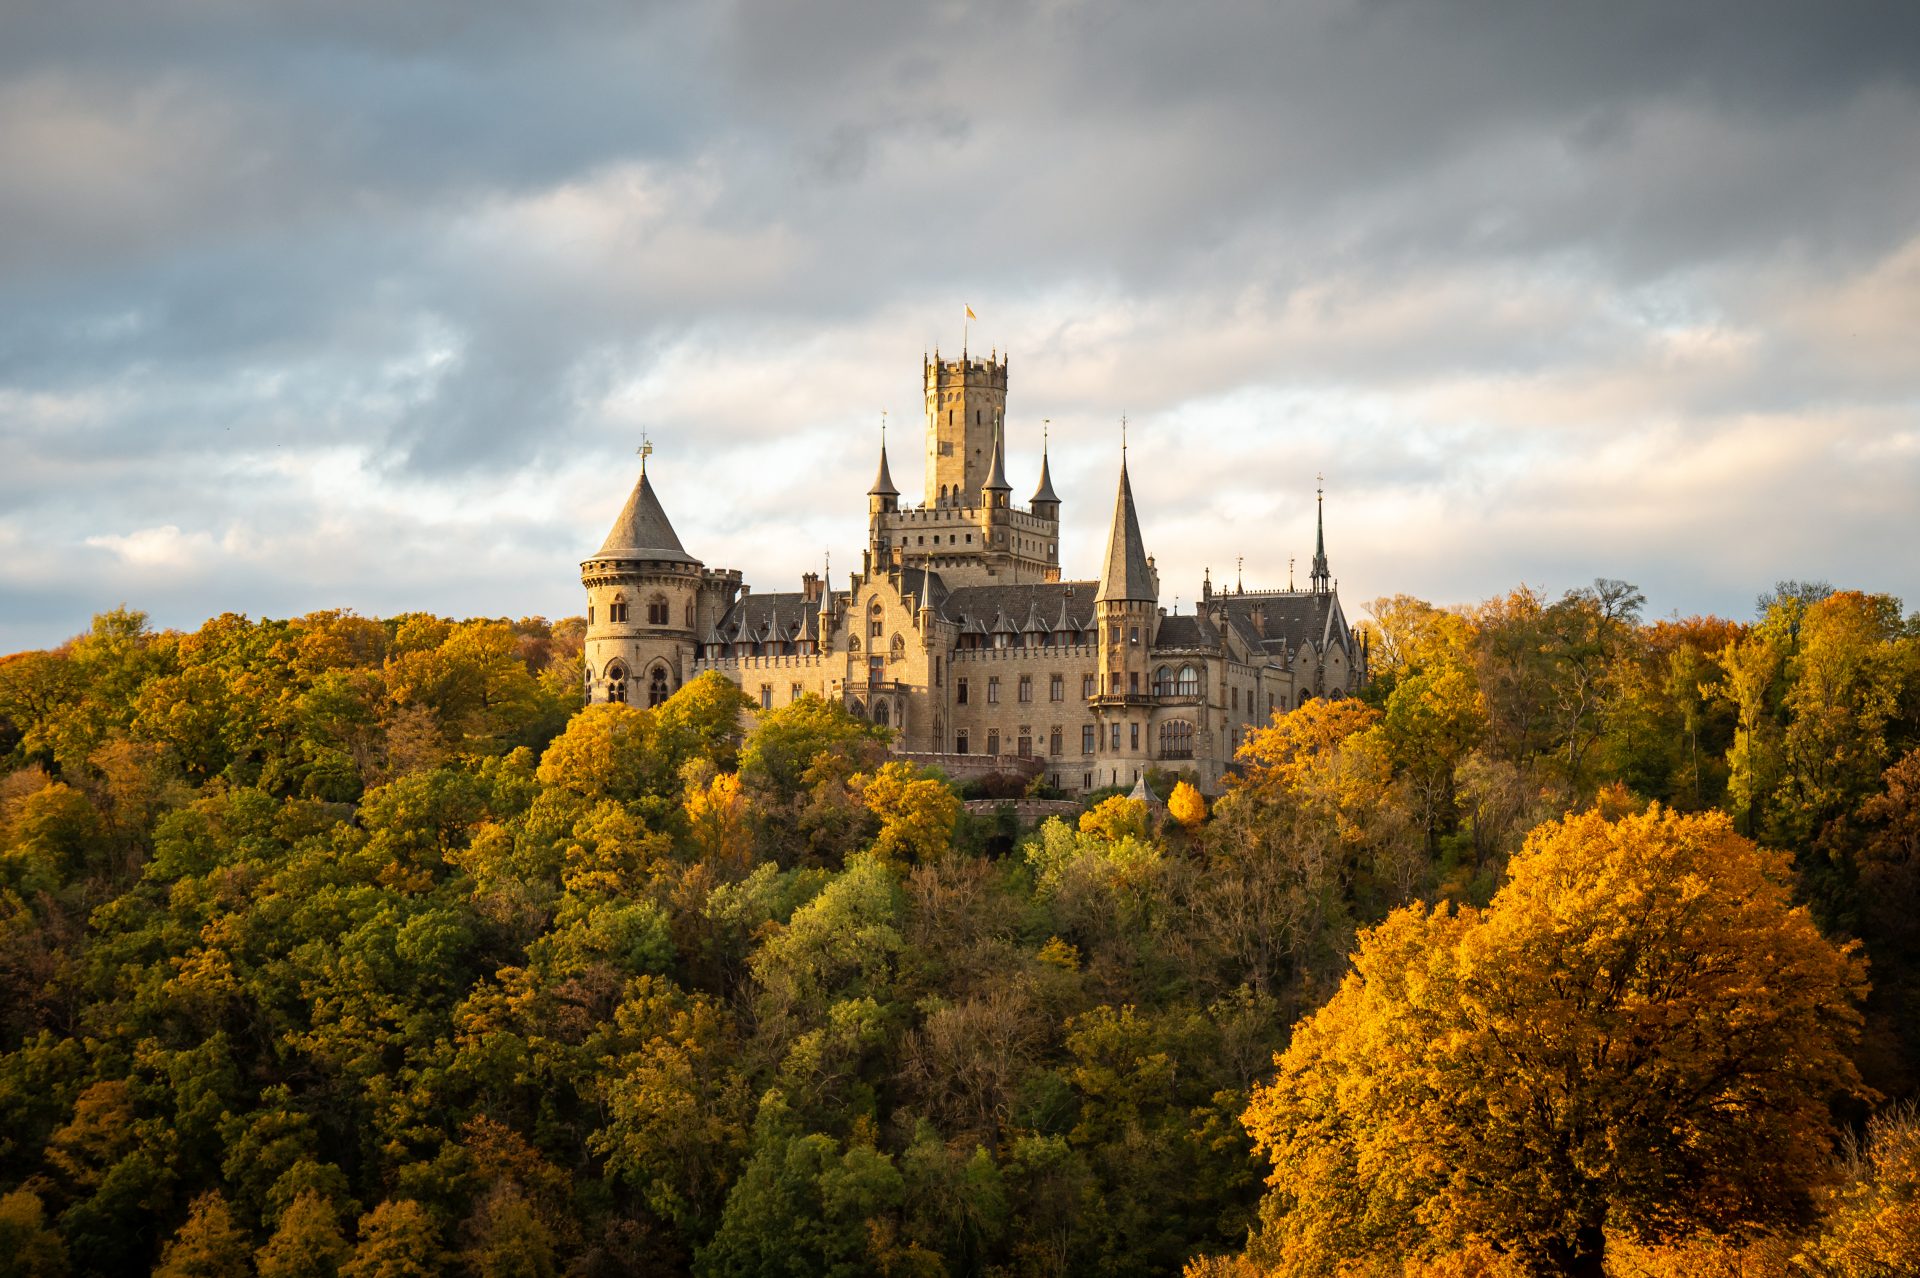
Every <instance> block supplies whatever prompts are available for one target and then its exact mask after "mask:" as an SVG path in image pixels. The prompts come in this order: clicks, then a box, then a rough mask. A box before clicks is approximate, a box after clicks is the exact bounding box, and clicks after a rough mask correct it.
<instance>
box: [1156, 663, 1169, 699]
mask: <svg viewBox="0 0 1920 1278" xmlns="http://www.w3.org/2000/svg"><path fill="white" fill-rule="evenodd" d="M1153 695H1154V696H1156V697H1171V696H1172V695H1173V671H1172V670H1171V669H1169V668H1168V667H1166V666H1159V667H1156V668H1155V670H1154V672H1153Z"/></svg>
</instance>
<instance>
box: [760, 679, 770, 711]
mask: <svg viewBox="0 0 1920 1278" xmlns="http://www.w3.org/2000/svg"><path fill="white" fill-rule="evenodd" d="M760 708H761V709H762V710H771V709H773V685H772V684H770V683H763V684H761V685H760Z"/></svg>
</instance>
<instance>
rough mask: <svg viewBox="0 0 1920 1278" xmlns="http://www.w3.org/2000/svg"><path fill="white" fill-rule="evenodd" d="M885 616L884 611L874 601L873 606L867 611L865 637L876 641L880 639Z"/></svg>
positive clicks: (877, 601)
mask: <svg viewBox="0 0 1920 1278" xmlns="http://www.w3.org/2000/svg"><path fill="white" fill-rule="evenodd" d="M885 616H886V609H884V608H882V607H881V606H880V601H879V600H878V599H876V600H874V601H873V606H872V607H870V608H868V609H867V637H868V638H869V639H878V638H879V637H880V632H881V627H882V624H883V620H884V618H885Z"/></svg>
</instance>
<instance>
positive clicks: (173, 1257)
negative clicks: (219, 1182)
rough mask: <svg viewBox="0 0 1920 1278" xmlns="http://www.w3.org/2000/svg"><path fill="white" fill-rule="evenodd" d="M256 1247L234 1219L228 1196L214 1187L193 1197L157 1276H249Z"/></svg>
mask: <svg viewBox="0 0 1920 1278" xmlns="http://www.w3.org/2000/svg"><path fill="white" fill-rule="evenodd" d="M252 1251H253V1249H252V1248H251V1247H250V1246H248V1244H247V1236H246V1235H245V1234H243V1233H241V1232H240V1228H239V1226H237V1225H235V1224H234V1223H233V1213H232V1212H230V1211H228V1210H227V1200H226V1199H225V1198H222V1197H221V1196H220V1192H219V1191H218V1190H210V1191H209V1192H207V1193H204V1194H202V1195H200V1196H199V1197H198V1198H196V1199H194V1200H193V1207H192V1208H191V1209H190V1210H189V1211H188V1213H187V1221H186V1223H185V1224H184V1225H181V1226H180V1232H179V1233H177V1234H175V1235H174V1236H173V1241H172V1242H170V1243H168V1244H167V1249H166V1251H165V1252H164V1253H162V1255H161V1257H160V1267H159V1268H157V1269H155V1270H154V1271H153V1274H154V1278H247V1273H248V1271H249V1269H251V1267H252V1266H251V1265H250V1264H249V1263H248V1262H249V1260H250V1258H251V1256H252Z"/></svg>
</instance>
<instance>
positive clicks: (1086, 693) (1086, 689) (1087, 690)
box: [1080, 675, 1093, 701]
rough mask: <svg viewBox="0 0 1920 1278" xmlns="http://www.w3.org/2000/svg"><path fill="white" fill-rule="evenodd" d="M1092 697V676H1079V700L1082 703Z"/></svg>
mask: <svg viewBox="0 0 1920 1278" xmlns="http://www.w3.org/2000/svg"><path fill="white" fill-rule="evenodd" d="M1092 696H1093V676H1092V675H1081V676H1080V699H1081V700H1082V701H1085V700H1087V699H1088V698H1090V697H1092Z"/></svg>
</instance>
